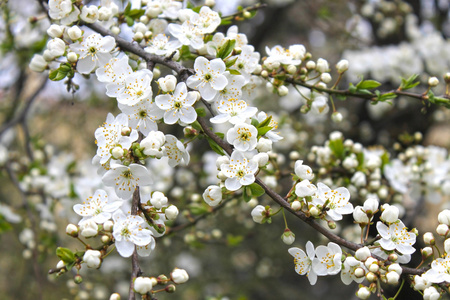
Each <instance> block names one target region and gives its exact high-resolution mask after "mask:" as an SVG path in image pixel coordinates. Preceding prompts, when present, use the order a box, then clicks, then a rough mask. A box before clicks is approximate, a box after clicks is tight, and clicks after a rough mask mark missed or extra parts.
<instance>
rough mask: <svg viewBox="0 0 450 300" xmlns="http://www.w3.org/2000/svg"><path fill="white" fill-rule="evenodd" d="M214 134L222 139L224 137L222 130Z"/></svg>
mask: <svg viewBox="0 0 450 300" xmlns="http://www.w3.org/2000/svg"><path fill="white" fill-rule="evenodd" d="M215 134H216V135H217V136H218V137H220V138H221V139H222V140H223V138H224V137H225V134H223V133H222V132H215Z"/></svg>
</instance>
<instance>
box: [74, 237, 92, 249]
mask: <svg viewBox="0 0 450 300" xmlns="http://www.w3.org/2000/svg"><path fill="white" fill-rule="evenodd" d="M77 240H79V241H80V242H81V243H82V244H83V245H84V246H85V247H86V248H88V249H90V248H91V246H89V245H88V244H86V243H85V242H84V241H83V240H82V239H80V237H79V236H77Z"/></svg>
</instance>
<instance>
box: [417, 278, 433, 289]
mask: <svg viewBox="0 0 450 300" xmlns="http://www.w3.org/2000/svg"><path fill="white" fill-rule="evenodd" d="M429 286H431V282H429V281H428V280H427V279H425V278H424V277H422V276H419V275H416V276H414V288H415V289H416V290H419V291H423V290H424V289H426V288H427V287H429Z"/></svg>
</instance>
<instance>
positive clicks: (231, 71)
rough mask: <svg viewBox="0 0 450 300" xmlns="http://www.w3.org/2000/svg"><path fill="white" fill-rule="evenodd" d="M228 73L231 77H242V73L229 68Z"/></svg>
mask: <svg viewBox="0 0 450 300" xmlns="http://www.w3.org/2000/svg"><path fill="white" fill-rule="evenodd" d="M227 71H228V72H230V74H231V75H241V72H239V71H238V70H234V69H228V68H227Z"/></svg>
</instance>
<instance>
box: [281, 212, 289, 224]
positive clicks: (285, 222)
mask: <svg viewBox="0 0 450 300" xmlns="http://www.w3.org/2000/svg"><path fill="white" fill-rule="evenodd" d="M281 212H282V213H283V219H284V226H285V227H286V229H289V227H288V224H287V221H286V215H285V214H284V208H281Z"/></svg>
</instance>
